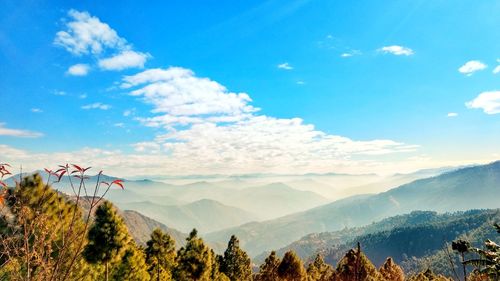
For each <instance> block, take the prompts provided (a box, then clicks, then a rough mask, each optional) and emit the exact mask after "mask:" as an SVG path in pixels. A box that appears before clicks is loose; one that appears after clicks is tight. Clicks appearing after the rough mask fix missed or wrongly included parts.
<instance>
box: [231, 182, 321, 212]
mask: <svg viewBox="0 0 500 281" xmlns="http://www.w3.org/2000/svg"><path fill="white" fill-rule="evenodd" d="M235 200H236V201H233V202H238V206H240V207H241V208H243V209H246V210H253V211H254V212H255V213H256V214H257V215H259V216H260V217H262V218H266V219H268V218H272V217H280V216H284V215H287V214H291V213H295V212H300V211H303V210H307V209H310V208H312V207H316V206H319V205H322V204H325V203H327V202H328V200H327V199H326V198H324V197H322V196H320V195H318V194H316V193H314V192H311V191H300V190H296V189H293V188H291V187H290V186H288V185H286V184H284V183H271V184H266V185H262V186H255V187H248V188H245V189H243V190H241V191H240V192H239V194H237V198H235Z"/></svg>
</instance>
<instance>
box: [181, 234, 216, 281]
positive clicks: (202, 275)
mask: <svg viewBox="0 0 500 281" xmlns="http://www.w3.org/2000/svg"><path fill="white" fill-rule="evenodd" d="M186 241H187V243H186V246H184V247H182V248H180V249H179V251H178V252H177V259H176V262H177V266H176V267H175V269H174V279H175V280H178V281H190V280H200V281H208V280H210V276H211V274H212V265H213V263H214V261H213V258H214V257H213V256H212V253H211V251H210V249H209V248H208V247H207V246H206V245H205V243H204V242H203V240H202V239H201V238H199V237H198V231H196V229H193V231H191V233H190V234H189V236H188V237H187V238H186Z"/></svg>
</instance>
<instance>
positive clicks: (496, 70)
mask: <svg viewBox="0 0 500 281" xmlns="http://www.w3.org/2000/svg"><path fill="white" fill-rule="evenodd" d="M497 63H500V59H497ZM499 72H500V65H497V67H495V68H494V69H493V74H497V73H499Z"/></svg>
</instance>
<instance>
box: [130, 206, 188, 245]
mask: <svg viewBox="0 0 500 281" xmlns="http://www.w3.org/2000/svg"><path fill="white" fill-rule="evenodd" d="M120 215H121V216H122V217H123V221H124V222H125V224H126V225H127V228H128V231H129V232H130V234H131V235H132V237H134V240H135V241H136V242H137V243H139V244H141V245H145V244H146V242H147V241H148V240H149V238H150V236H151V233H152V232H153V230H155V229H156V228H160V229H161V230H163V231H164V232H166V233H168V234H169V235H170V236H172V238H174V240H175V245H176V247H177V248H179V247H182V246H184V244H185V240H186V237H187V234H185V233H182V232H180V231H178V230H176V229H173V228H170V227H167V226H166V225H164V224H162V223H160V222H158V221H155V220H153V219H151V218H149V217H146V216H144V215H142V214H141V213H139V212H136V211H131V210H124V211H120Z"/></svg>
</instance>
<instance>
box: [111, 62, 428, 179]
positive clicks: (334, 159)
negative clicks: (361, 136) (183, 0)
mask: <svg viewBox="0 0 500 281" xmlns="http://www.w3.org/2000/svg"><path fill="white" fill-rule="evenodd" d="M120 86H121V88H122V89H129V91H130V94H131V95H132V96H138V97H141V99H142V100H143V101H144V102H145V103H147V104H150V105H151V106H152V111H151V112H152V113H153V116H150V117H144V116H139V117H136V118H135V119H136V120H138V121H140V122H141V123H142V124H143V125H145V126H152V127H158V128H165V129H166V131H165V133H164V134H163V135H160V136H157V137H156V138H155V139H153V140H150V141H145V142H140V143H137V144H135V145H134V148H135V150H136V152H140V153H148V155H149V154H155V155H163V157H165V158H166V159H165V160H164V161H173V162H175V163H176V164H175V165H174V166H175V167H189V170H190V171H193V170H194V171H211V172H214V173H216V172H227V171H231V172H232V173H237V172H264V171H270V170H274V171H278V170H280V171H282V172H285V171H291V170H297V169H303V170H308V171H310V170H311V171H319V170H322V171H327V170H330V171H331V169H332V167H341V166H342V167H345V166H350V165H353V164H354V163H357V164H360V163H359V161H358V160H356V161H354V160H351V158H353V157H355V158H364V157H368V158H372V157H382V156H383V155H388V154H393V153H402V152H413V151H415V150H416V149H417V148H418V146H415V145H407V144H404V143H400V142H396V141H393V140H384V139H382V140H378V139H376V140H367V141H356V140H352V139H349V138H346V137H342V136H337V135H331V134H326V133H324V132H321V131H319V130H316V129H315V128H314V126H313V125H310V124H305V123H304V122H303V121H302V120H301V119H300V118H290V119H284V118H274V117H270V116H265V115H259V114H258V113H257V112H258V109H257V108H255V107H253V106H252V105H251V101H252V100H251V98H250V97H249V95H248V94H246V93H234V92H230V91H228V90H227V89H226V88H225V87H224V86H223V85H221V84H219V83H217V82H216V81H213V80H210V79H208V78H201V77H197V76H196V75H195V74H194V73H193V72H192V71H191V70H189V69H185V68H180V67H170V68H168V69H149V70H146V71H143V72H140V73H138V74H136V75H132V76H125V77H124V78H123V81H122V84H121V85H120ZM124 114H125V115H130V114H131V111H126V112H125V113H124ZM200 159H203V161H200Z"/></svg>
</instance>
